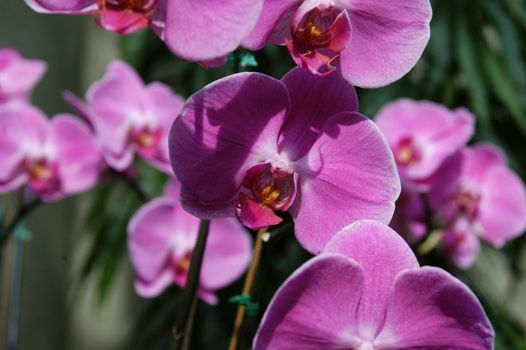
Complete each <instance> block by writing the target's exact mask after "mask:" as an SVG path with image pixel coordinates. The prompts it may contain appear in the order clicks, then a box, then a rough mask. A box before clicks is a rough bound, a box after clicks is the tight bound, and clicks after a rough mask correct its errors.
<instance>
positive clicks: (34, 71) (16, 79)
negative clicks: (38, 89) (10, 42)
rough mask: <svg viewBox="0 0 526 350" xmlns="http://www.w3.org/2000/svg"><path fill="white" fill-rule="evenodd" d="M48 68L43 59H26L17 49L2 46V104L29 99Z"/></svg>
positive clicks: (0, 52)
mask: <svg viewBox="0 0 526 350" xmlns="http://www.w3.org/2000/svg"><path fill="white" fill-rule="evenodd" d="M46 69H47V65H46V63H45V62H43V61H38V60H29V59H25V58H23V57H22V56H21V55H20V53H19V52H18V51H16V50H15V49H10V48H0V106H1V105H3V104H7V103H8V102H10V101H13V100H23V101H25V100H27V97H28V96H29V94H30V93H31V90H33V88H34V87H35V85H36V84H37V83H38V81H39V80H40V79H41V78H42V76H43V75H44V73H45V72H46Z"/></svg>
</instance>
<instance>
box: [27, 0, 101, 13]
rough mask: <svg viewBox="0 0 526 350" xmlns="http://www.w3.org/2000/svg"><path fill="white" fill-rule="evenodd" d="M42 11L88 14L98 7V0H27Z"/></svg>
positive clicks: (36, 9) (31, 5) (34, 8)
mask: <svg viewBox="0 0 526 350" xmlns="http://www.w3.org/2000/svg"><path fill="white" fill-rule="evenodd" d="M25 1H26V4H28V5H29V6H30V7H31V8H32V9H33V10H35V11H37V12H41V13H64V14H88V13H91V12H93V11H95V10H96V9H97V1H96V0H25Z"/></svg>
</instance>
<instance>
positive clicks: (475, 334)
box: [374, 267, 494, 350]
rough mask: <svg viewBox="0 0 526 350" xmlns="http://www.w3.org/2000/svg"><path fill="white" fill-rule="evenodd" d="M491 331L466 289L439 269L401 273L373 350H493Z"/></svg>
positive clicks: (488, 323) (475, 298)
mask: <svg viewBox="0 0 526 350" xmlns="http://www.w3.org/2000/svg"><path fill="white" fill-rule="evenodd" d="M493 338H494V331H493V328H492V326H491V324H490V322H489V320H488V318H487V316H486V314H485V312H484V309H483V308H482V306H481V305H480V302H479V301H478V300H477V297H476V296H475V295H474V294H473V292H471V291H470V290H469V288H468V287H466V285H464V284H463V283H461V282H460V281H459V280H457V279H456V278H455V277H453V276H451V275H450V274H449V273H447V272H445V271H444V270H441V269H438V268H435V267H423V268H421V269H419V270H410V271H404V272H402V273H401V274H400V275H399V276H398V278H397V280H396V283H395V285H394V288H393V290H392V294H391V297H390V299H389V304H388V306H387V314H386V318H385V326H384V329H383V330H382V333H381V334H379V336H378V338H377V339H376V340H375V342H374V345H375V349H400V350H409V349H433V350H449V349H473V350H490V349H493Z"/></svg>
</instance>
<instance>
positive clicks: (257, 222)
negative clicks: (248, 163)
mask: <svg viewBox="0 0 526 350" xmlns="http://www.w3.org/2000/svg"><path fill="white" fill-rule="evenodd" d="M295 197H296V176H295V175H294V174H291V173H289V172H288V171H286V170H283V169H281V168H279V167H276V166H273V165H271V164H269V163H265V164H258V165H256V166H254V167H252V168H250V169H249V170H248V171H247V173H246V174H245V178H244V179H243V184H242V188H241V191H240V193H239V203H238V205H237V206H236V215H237V217H238V218H239V220H240V221H241V222H242V223H243V224H244V225H245V226H247V227H249V228H251V229H254V230H258V229H261V228H264V227H268V226H272V225H276V224H278V223H280V222H281V221H282V219H281V218H280V217H279V216H277V215H276V214H275V213H274V211H275V210H279V211H285V210H287V209H288V208H289V207H290V206H291V205H292V202H293V201H294V198H295Z"/></svg>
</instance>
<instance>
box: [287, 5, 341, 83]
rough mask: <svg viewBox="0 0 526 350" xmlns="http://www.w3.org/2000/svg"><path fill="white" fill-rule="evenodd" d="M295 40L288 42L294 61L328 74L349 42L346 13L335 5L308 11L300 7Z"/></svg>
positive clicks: (295, 28)
mask: <svg viewBox="0 0 526 350" xmlns="http://www.w3.org/2000/svg"><path fill="white" fill-rule="evenodd" d="M291 34H292V39H287V40H286V44H287V47H288V49H289V52H290V54H291V55H292V58H293V59H294V61H295V62H296V63H297V64H298V65H300V66H302V67H303V68H306V69H309V70H310V71H311V72H312V73H314V74H318V75H325V74H328V73H330V72H332V71H333V70H334V69H335V68H336V67H335V66H334V65H333V62H334V61H335V60H336V58H337V57H338V56H339V54H340V52H341V51H342V50H344V49H345V48H346V47H347V45H348V44H349V40H350V38H351V29H350V23H349V21H348V17H347V16H346V12H345V11H342V10H340V9H336V8H335V7H334V6H318V7H315V8H313V9H311V10H310V11H308V12H307V13H305V10H304V9H302V8H301V7H300V8H299V9H298V11H297V13H296V15H295V17H294V19H293V21H292V24H291Z"/></svg>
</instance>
